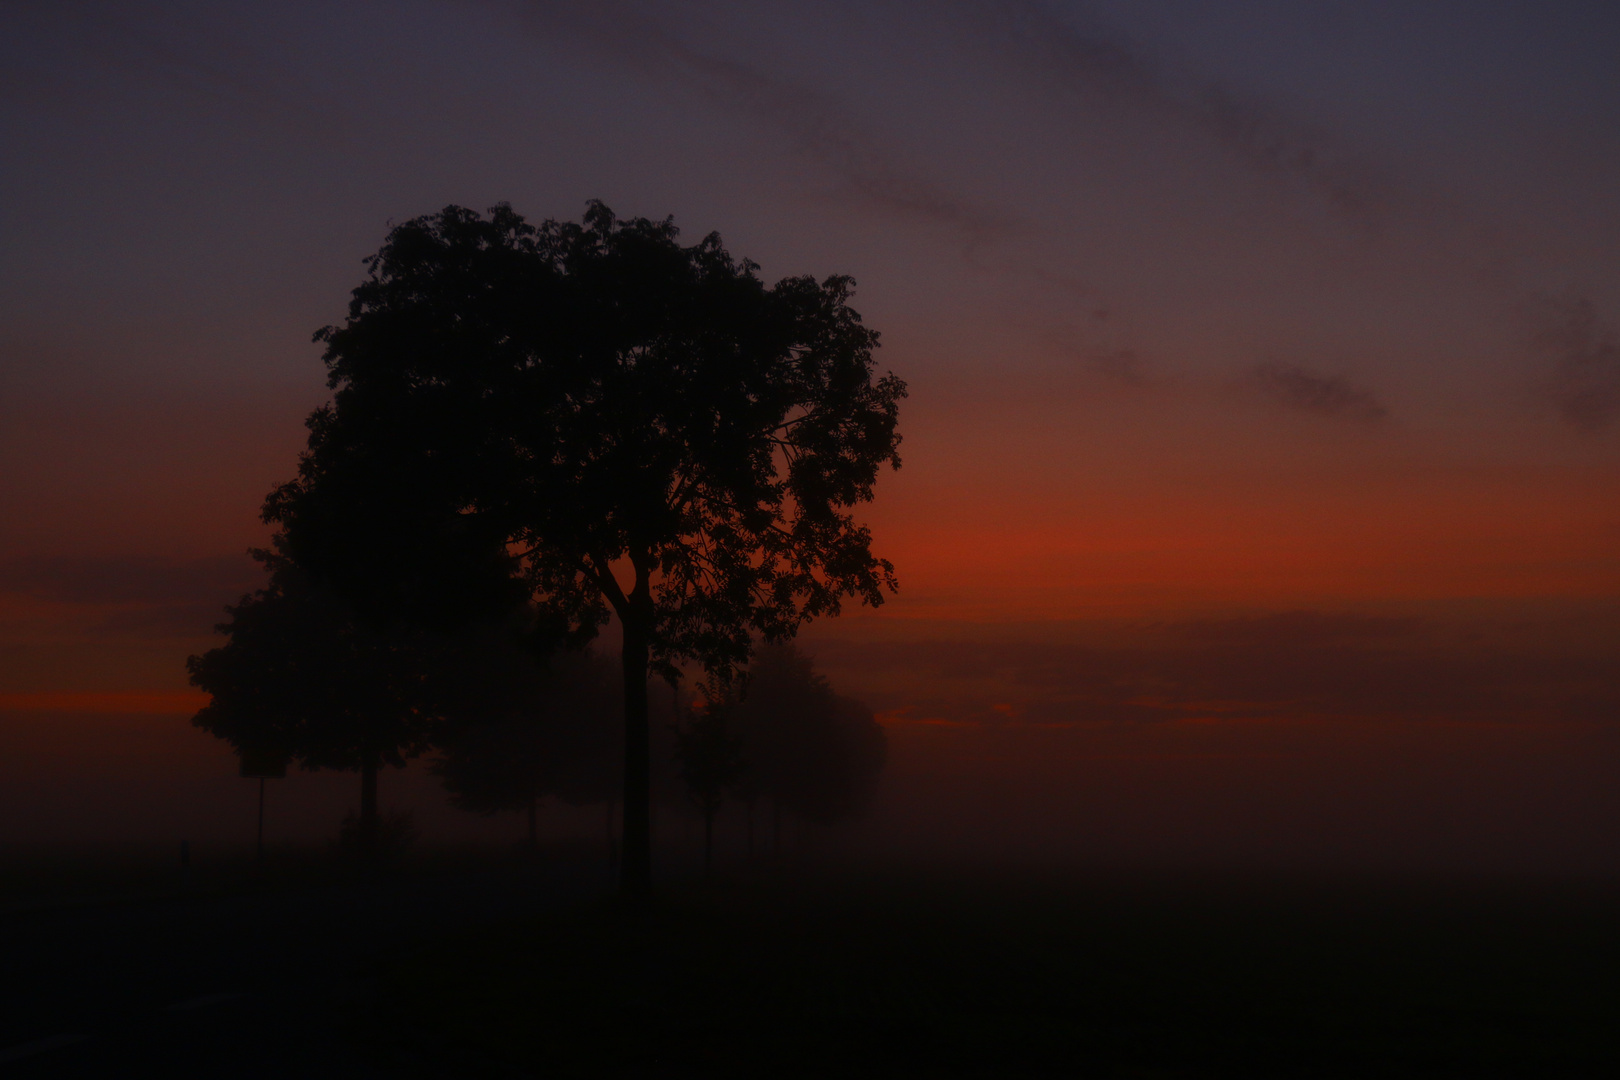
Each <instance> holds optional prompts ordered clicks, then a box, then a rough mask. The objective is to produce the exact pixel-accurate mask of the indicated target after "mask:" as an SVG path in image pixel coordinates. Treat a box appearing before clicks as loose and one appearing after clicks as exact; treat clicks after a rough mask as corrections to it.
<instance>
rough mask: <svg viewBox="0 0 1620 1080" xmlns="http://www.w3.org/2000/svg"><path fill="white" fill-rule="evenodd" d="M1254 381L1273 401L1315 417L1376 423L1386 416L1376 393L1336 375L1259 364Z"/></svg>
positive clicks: (1292, 366)
mask: <svg viewBox="0 0 1620 1080" xmlns="http://www.w3.org/2000/svg"><path fill="white" fill-rule="evenodd" d="M1252 377H1253V379H1254V382H1255V384H1256V385H1257V386H1259V388H1260V389H1261V390H1262V391H1264V392H1265V393H1266V394H1268V395H1269V396H1270V397H1271V398H1272V399H1273V400H1275V401H1278V402H1280V403H1282V404H1283V405H1286V406H1288V407H1289V408H1291V409H1298V410H1300V411H1301V412H1308V413H1315V414H1316V415H1317V416H1325V417H1330V418H1332V419H1335V420H1351V421H1355V422H1357V423H1362V424H1376V423H1379V422H1380V421H1382V420H1385V419H1387V418H1388V416H1389V409H1387V408H1386V407H1385V406H1384V403H1383V402H1382V401H1380V400H1379V399H1378V396H1377V395H1376V394H1374V393H1373V392H1372V391H1371V390H1368V389H1367V388H1365V387H1361V386H1357V385H1355V384H1354V383H1352V382H1350V381H1349V380H1348V379H1345V378H1344V377H1342V376H1339V375H1324V374H1321V373H1319V372H1314V371H1311V370H1309V369H1307V368H1303V367H1300V366H1298V365H1295V364H1275V363H1273V364H1261V365H1259V366H1258V367H1256V368H1255V369H1254V371H1253V376H1252Z"/></svg>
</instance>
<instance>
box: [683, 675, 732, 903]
mask: <svg viewBox="0 0 1620 1080" xmlns="http://www.w3.org/2000/svg"><path fill="white" fill-rule="evenodd" d="M729 697H730V695H728V694H726V693H724V692H723V691H722V690H721V689H720V688H719V687H718V686H714V687H711V688H710V689H709V691H708V693H707V695H706V696H705V697H704V698H703V699H702V700H699V701H696V702H694V703H693V704H692V705H691V706H690V707H689V708H688V709H687V711H686V717H685V719H684V720H683V721H682V722H681V723H680V724H678V725H676V727H675V759H676V760H677V761H678V762H679V763H680V775H681V781H682V782H683V783H684V784H685V785H686V794H687V797H688V798H689V799H691V800H692V805H693V806H695V807H697V809H698V812H699V813H701V814H702V815H703V872H704V873H705V874H707V873H709V871H710V870H711V869H712V868H713V865H714V816H715V815H716V814H717V813H719V812H720V808H721V807H722V806H724V805H725V801H726V794H727V793H728V792H729V791H730V789H731V786H732V785H733V784H734V783H736V782H737V780H738V778H739V777H741V776H742V774H743V770H744V763H743V753H742V740H741V739H740V738H738V737H737V735H736V734H735V733H734V732H733V731H732V730H731V709H732V705H733V702H732V701H730V700H729Z"/></svg>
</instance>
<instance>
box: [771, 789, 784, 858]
mask: <svg viewBox="0 0 1620 1080" xmlns="http://www.w3.org/2000/svg"><path fill="white" fill-rule="evenodd" d="M781 857H782V801H781V800H780V799H772V800H771V858H773V859H780V858H781Z"/></svg>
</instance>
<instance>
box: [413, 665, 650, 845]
mask: <svg viewBox="0 0 1620 1080" xmlns="http://www.w3.org/2000/svg"><path fill="white" fill-rule="evenodd" d="M510 657H511V659H510V663H511V664H512V666H513V667H514V668H515V669H516V670H514V671H513V672H512V674H511V676H510V677H511V678H512V680H513V682H515V683H516V684H517V687H518V689H519V693H518V694H515V695H510V696H509V697H508V699H507V701H506V703H505V707H503V708H498V709H494V710H490V709H487V708H486V709H484V710H482V711H483V712H484V713H485V715H481V716H479V715H473V716H469V715H468V714H466V713H459V714H457V715H456V716H455V717H454V718H453V719H451V720H450V721H448V722H446V723H443V724H441V725H440V727H439V729H438V730H437V731H435V733H434V735H433V746H434V749H435V750H436V752H437V756H436V758H435V760H434V762H433V766H432V768H433V771H434V772H435V773H437V774H438V775H439V776H440V777H441V778H442V779H443V781H444V786H445V789H446V790H447V791H448V792H449V793H450V801H451V802H452V803H453V804H454V805H455V806H457V807H460V808H461V809H463V810H468V811H472V812H473V813H478V814H498V813H503V812H514V811H515V812H521V813H525V814H527V816H528V843H529V846H530V847H531V848H533V847H536V846H537V845H538V842H539V837H538V821H537V817H538V811H539V807H540V804H541V803H542V802H543V801H544V800H546V799H548V798H556V799H560V800H561V801H563V802H566V803H569V804H572V805H583V804H587V803H602V802H608V801H609V800H610V799H612V797H613V795H614V793H615V782H616V781H617V779H618V775H619V767H618V766H619V758H620V756H621V755H622V750H621V748H620V746H619V737H618V732H619V728H620V726H621V725H620V724H619V723H618V720H619V715H618V714H619V709H620V707H621V705H622V702H623V694H622V692H621V689H620V685H619V678H618V675H619V672H618V666H617V665H616V664H615V663H613V662H612V661H609V660H606V659H604V658H601V657H598V656H596V655H594V654H592V653H590V652H588V651H565V652H561V653H557V654H555V655H554V656H552V657H551V658H550V659H549V661H548V662H547V663H546V664H545V665H544V666H540V665H538V664H536V663H535V662H534V658H533V657H532V655H530V654H529V653H528V652H527V651H524V650H512V652H511V654H510ZM476 693H477V690H476V688H473V687H469V688H468V694H469V696H473V695H475V694H476ZM490 712H494V715H488V713H490Z"/></svg>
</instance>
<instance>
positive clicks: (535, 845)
mask: <svg viewBox="0 0 1620 1080" xmlns="http://www.w3.org/2000/svg"><path fill="white" fill-rule="evenodd" d="M539 801H540V796H539V795H537V794H535V793H534V792H532V791H531V792H529V850H530V851H535V850H538V849H539V847H540V830H539V828H538V825H537V822H536V820H535V819H536V817H537V816H538V815H537V813H536V808H537V807H536V804H538V803H539Z"/></svg>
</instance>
